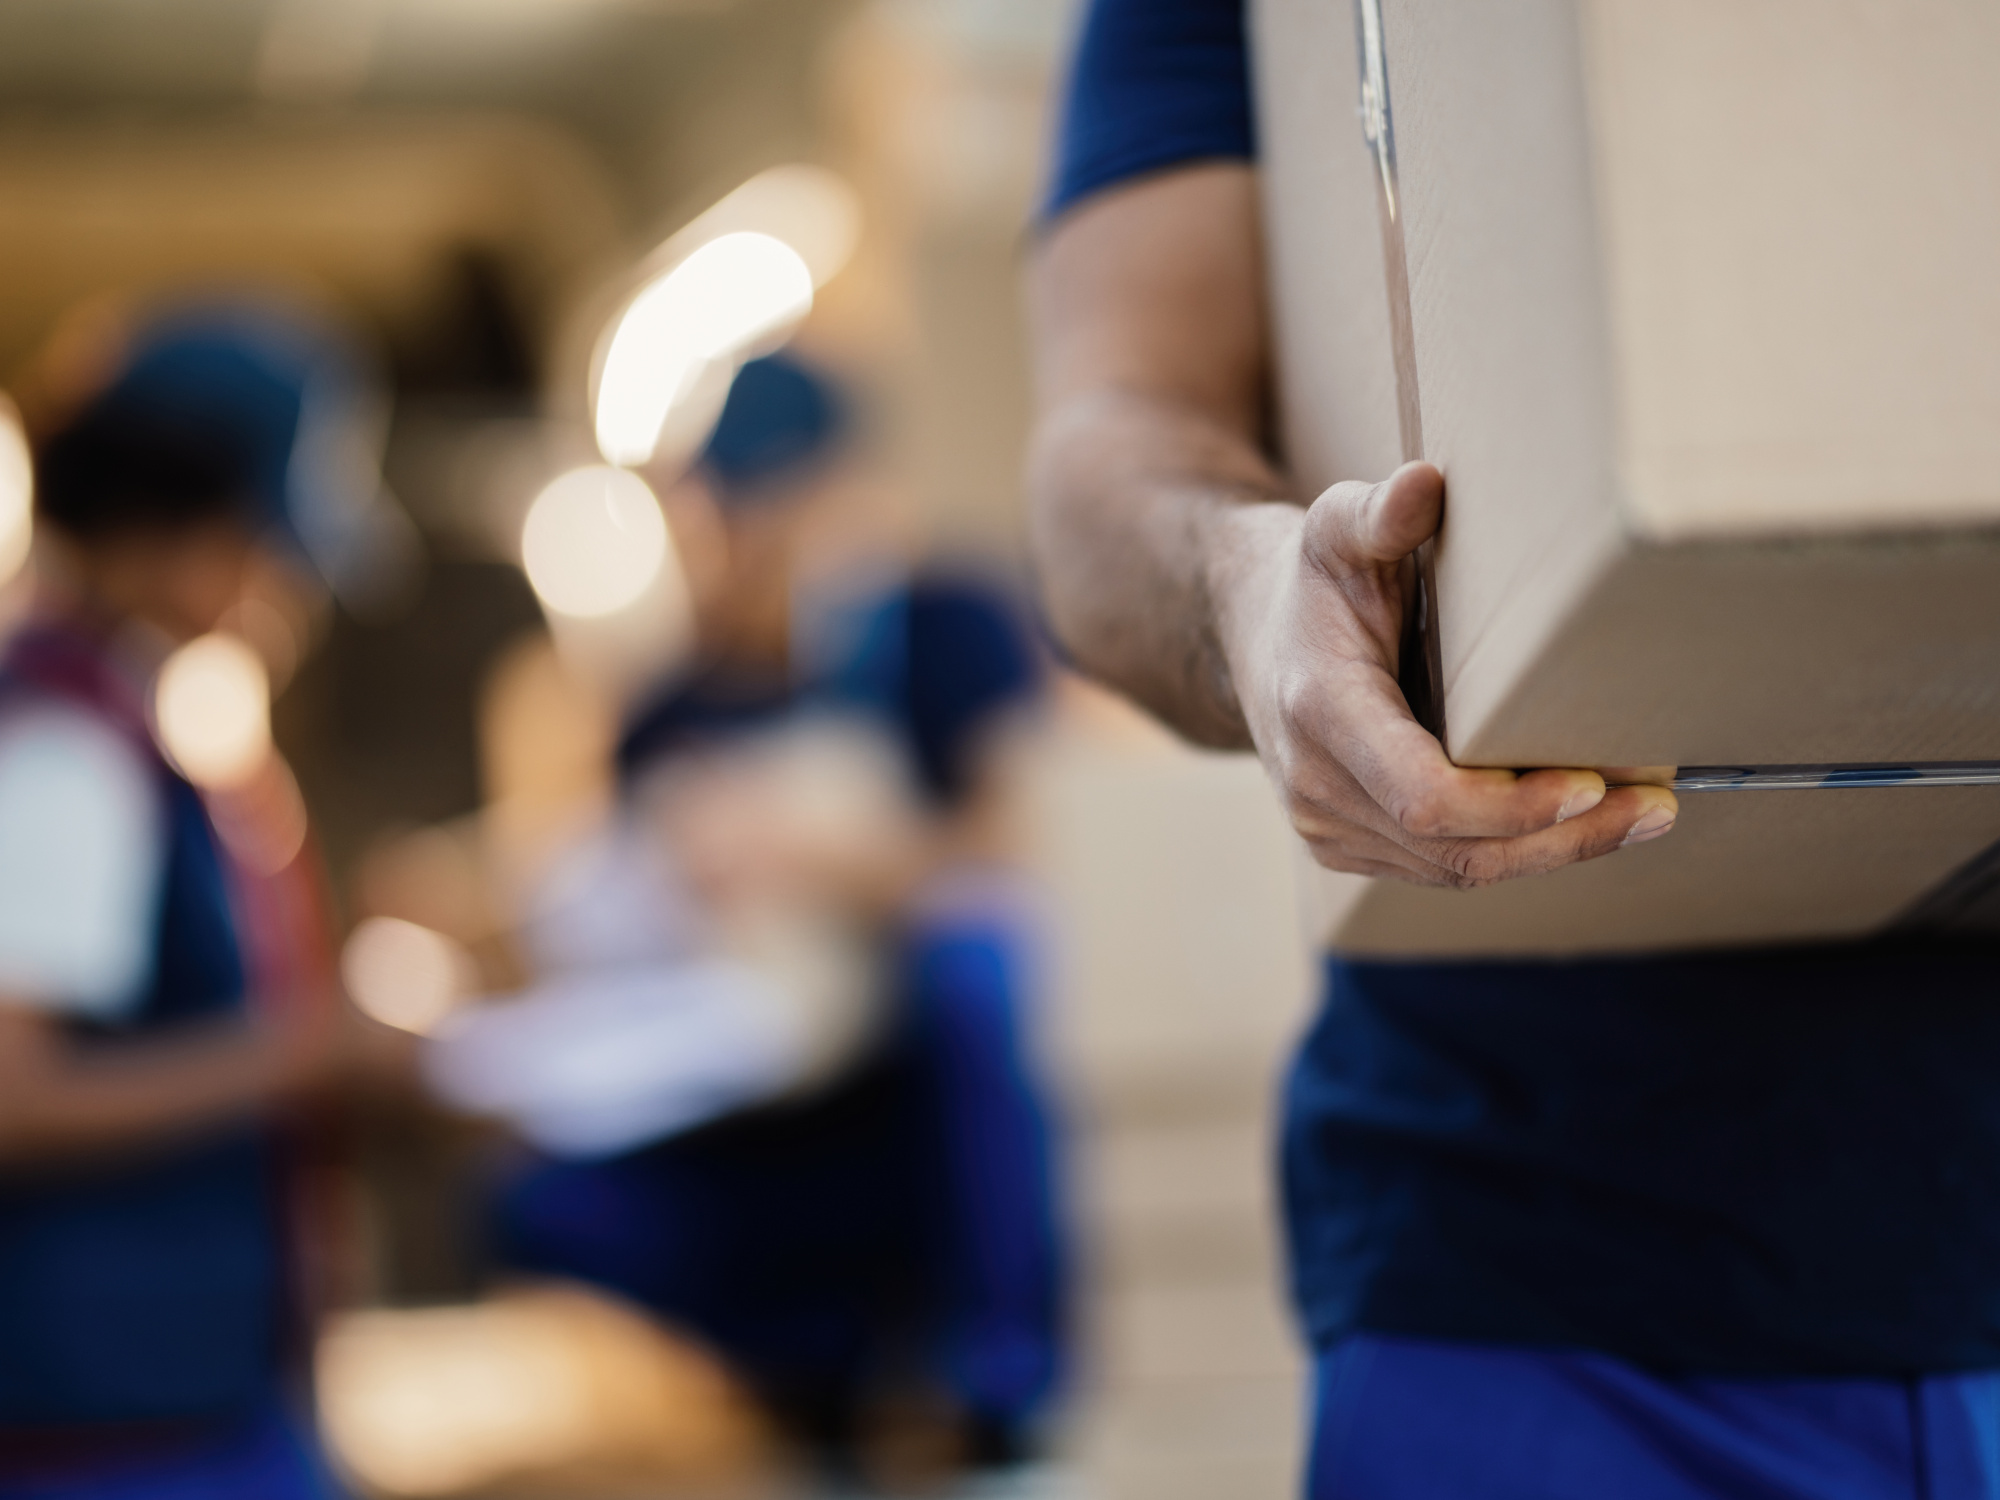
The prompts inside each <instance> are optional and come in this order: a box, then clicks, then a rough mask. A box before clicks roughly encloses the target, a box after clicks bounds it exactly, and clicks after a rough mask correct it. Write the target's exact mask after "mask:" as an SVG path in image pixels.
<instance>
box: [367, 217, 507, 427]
mask: <svg viewBox="0 0 2000 1500" xmlns="http://www.w3.org/2000/svg"><path fill="white" fill-rule="evenodd" d="M441 270H442V286H441V287H440V293H441V294H440V295H439V296H438V297H437V298H436V300H435V304H434V307H433V310H432V313H431V316H430V317H429V318H428V319H427V320H426V322H425V324H424V326H423V327H422V328H421V329H419V330H416V331H414V332H413V333H412V334H411V335H410V336H409V338H408V339H407V341H406V343H405V346H404V347H403V348H401V349H399V350H398V353H397V359H396V381H397V384H398V386H400V387H401V389H402V390H403V391H405V392H406V393H409V394H423V395H430V394H450V395H481V396H505V397H513V398H517V399H519V400H521V401H523V402H527V401H530V400H532V398H533V397H534V394H535V391H536V387H537V385H538V383H539V381H540V377H541V372H540V368H539V364H538V361H537V359H536V354H535V348H536V340H535V338H534V336H533V334H532V333H531V331H530V329H529V325H528V322H527V319H526V318H525V317H524V315H523V310H522V306H521V299H520V296H519V294H518V292H517V291H516V288H515V285H514V275H515V272H514V271H513V270H512V269H511V268H510V266H509V264H508V262H507V260H506V259H505V258H504V257H503V256H502V255H501V254H500V253H499V252H498V251H496V250H494V249H493V248H492V247H491V246H487V245H476V244H467V245H464V246H461V247H460V248H459V249H458V250H457V251H455V252H454V253H453V254H451V255H450V257H449V258H448V259H447V260H446V261H445V262H444V264H443V266H442V268H441Z"/></svg>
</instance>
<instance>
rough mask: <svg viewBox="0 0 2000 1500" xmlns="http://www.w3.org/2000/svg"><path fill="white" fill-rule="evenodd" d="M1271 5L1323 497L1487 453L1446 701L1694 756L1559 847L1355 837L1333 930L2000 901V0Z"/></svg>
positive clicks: (1793, 918)
mask: <svg viewBox="0 0 2000 1500" xmlns="http://www.w3.org/2000/svg"><path fill="white" fill-rule="evenodd" d="M1250 24H1251V34H1252V43H1253V53H1254V57H1255V65H1256V83H1257V95H1258V108H1259V128H1260V135H1261V148H1260V149H1261V152H1262V164H1263V190H1264V200H1265V201H1264V206H1265V220H1266V238H1267V248H1268V257H1269V265H1270V273H1271V308H1272V313H1271V316H1272V323H1273V329H1274V334H1275V339H1276V344H1277V349H1278V363H1279V387H1280V398H1281V408H1282V416H1283V432H1284V437H1285V445H1286V456H1287V459H1288V462H1289V464H1290V466H1291V468H1292V470H1293V472H1294V473H1295V474H1296V475H1297V477H1298V480H1299V484H1300V488H1301V489H1302V490H1305V491H1307V492H1311V491H1314V490H1317V489H1318V488H1320V487H1323V486H1324V485H1326V484H1329V483H1331V482H1333V481H1334V480H1336V479H1342V478H1378V477H1381V476H1383V475H1386V474H1387V473H1389V472H1390V471H1391V470H1392V469H1393V468H1394V467H1395V466H1396V465H1397V463H1399V462H1400V461H1401V460H1403V459H1404V458H1405V457H1413V456H1422V457H1426V458H1429V459H1431V460H1433V461H1434V462H1436V463H1438V464H1439V465H1440V466H1441V467H1442V468H1443V469H1444V471H1445V474H1446V476H1447V480H1448V483H1449V500H1448V503H1447V516H1446V521H1445V527H1444V530H1443V532H1442V534H1441V536H1440V538H1439V540H1438V542H1437V544H1436V546H1435V547H1434V548H1432V549H1427V550H1428V552H1429V554H1430V555H1428V556H1427V557H1426V558H1425V559H1424V565H1425V573H1426V582H1427V604H1426V611H1425V612H1426V616H1427V621H1426V624H1427V640H1428V660H1420V661H1414V662H1411V663H1406V677H1407V678H1411V679H1412V681H1413V694H1412V696H1413V701H1422V700H1426V699H1427V700H1428V702H1427V703H1426V705H1425V711H1426V714H1427V716H1428V717H1430V718H1431V719H1432V721H1433V723H1434V726H1435V727H1438V728H1439V729H1440V730H1441V732H1442V734H1443V737H1444V740H1445V743H1446V745H1447V747H1448V749H1449V750H1450V752H1451V754H1452V756H1453V757H1454V758H1455V759H1457V760H1458V761H1460V762H1461V763H1463V764H1468V765H1482V766H1512V767H1529V766H1545V765H1583V766H1599V767H1655V768H1662V767H1664V768H1669V769H1668V770H1667V771H1666V772H1658V771H1656V772H1654V773H1652V774H1654V775H1661V774H1674V773H1675V771H1676V770H1677V772H1678V775H1679V777H1680V778H1681V779H1682V781H1683V783H1684V784H1685V785H1686V786H1687V787H1688V789H1687V790H1685V791H1684V792H1683V794H1682V796H1681V806H1682V814H1681V820H1680V823H1679V825H1678V827H1677V828H1676V829H1675V831H1674V833H1673V834H1671V835H1670V836H1669V837H1667V838H1665V839H1662V840H1659V841H1657V842H1654V843H1650V844H1646V845H1642V846H1639V847H1635V848H1633V849H1629V850H1624V851H1621V852H1620V853H1618V854H1616V855H1614V856H1612V857H1610V858H1608V859H1605V860H1601V861H1597V862H1593V863H1591V864H1588V865H1584V866H1579V867H1576V868H1573V869H1569V870H1565V871H1561V872H1558V873H1557V874H1554V875H1550V876H1544V877H1539V878H1536V879H1530V880H1526V881H1520V882H1514V883H1510V884H1507V885H1502V886H1496V887H1492V888H1489V889H1486V890H1482V891H1477V892H1469V893H1468V892H1447V891H1431V890H1419V889H1416V888H1411V887H1404V886H1400V885H1396V884H1393V883H1387V882H1384V883H1370V882H1367V881H1363V880H1359V879H1356V878H1352V877H1341V876H1330V875H1316V877H1315V884H1314V891H1313V897H1312V905H1313V907H1314V910H1315V912H1316V915H1315V918H1314V920H1315V922H1316V923H1317V925H1318V928H1319V930H1320V932H1321V933H1322V934H1323V935H1324V936H1325V937H1326V939H1327V941H1329V942H1330V943H1331V944H1332V945H1333V946H1335V947H1339V948H1342V949H1345V950H1348V951H1352V952H1355V953H1360V954H1383V955H1400V954H1410V955H1418V954H1435V955H1450V954H1461V955H1473V954H1537V953H1587V952H1617V951H1634V950H1653V949H1666V948H1684V947H1695V946H1712V945H1723V944H1733V943H1747V942H1758V941H1795V940H1810V939H1820V938H1830V937H1839V936H1853V935H1860V934H1864V933H1869V932H1875V931H1881V930H1886V929H1890V928H1893V927H1895V926H1897V925H1898V924H1899V923H1900V924H1911V923H1915V924H1925V925H1932V926H1944V927H1952V926H1959V927H1965V926H1968V925H1972V926H1976V925H1978V923H1979V922H1980V920H1981V915H1980V914H1981V913H1982V912H1986V913H1989V914H1990V913H1994V912H2000V860H1996V859H1994V858H1992V857H1987V858H1985V859H1984V860H1982V856H1985V855H1986V852H1987V851H1988V850H1990V849H1992V848H1993V847H1994V846H1995V844H1996V842H2000V784H1995V783H1996V782H2000V86H1996V84H1995V80H1996V78H2000V5H1996V4H1994V3H1993V0H1252V5H1251V22H1250ZM1417 654H1418V653H1413V655H1417ZM1412 667H1414V668H1416V670H1415V671H1414V672H1412V671H1411V670H1410V669H1411V668H1412ZM1698 787H1703V788H1709V789H1706V790H1697V789H1695V788H1698Z"/></svg>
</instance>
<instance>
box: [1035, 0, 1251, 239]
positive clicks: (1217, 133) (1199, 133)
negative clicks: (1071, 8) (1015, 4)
mask: <svg viewBox="0 0 2000 1500" xmlns="http://www.w3.org/2000/svg"><path fill="white" fill-rule="evenodd" d="M1256 154H1257V141H1256V130H1255V126H1254V124H1253V121H1252V118H1251V109H1250V62H1249V53H1248V48H1247V46H1246V45H1245V41H1244V35H1243V0H1090V6H1089V10H1088V13H1087V14H1086V16H1085V18H1084V23H1083V31H1082V34H1081V35H1080V37H1079V38H1078V40H1077V46H1076V53H1075V56H1074V58H1073V60H1072V62H1071V66H1070V77H1069V87H1068V92H1067V94H1066V96H1065V99H1064V103H1063V110H1062V116H1061V121H1060V124H1059V126H1058V130H1057V138H1056V153H1055V165H1054V170H1053V172H1052V173H1051V174H1050V182H1049V191H1048V195H1047V197H1046V199H1045V200H1044V202H1043V206H1042V215H1043V218H1044V219H1045V220H1047V219H1052V218H1054V217H1055V216H1056V215H1057V214H1060V213H1061V212H1063V210H1065V209H1067V208H1069V207H1070V206H1071V205H1073V204H1074V203H1076V202H1077V201H1078V200H1079V199H1082V198H1085V197H1088V196H1089V195H1090V194H1092V193H1095V192H1098V191H1101V190H1102V189H1104V188H1107V187H1111V186H1113V185H1114V184H1116V183H1119V182H1123V181H1125V180H1126V179H1128V178H1132V177H1137V176H1139V175H1141V174H1142V173H1146V172H1156V171H1159V170H1160V169H1161V168H1163V167H1171V166H1176V165H1179V164H1180V163H1182V162H1190V161H1201V160H1212V159H1216V158H1223V159H1230V158H1233V159H1236V160H1240V161H1247V160H1250V159H1252V158H1254V157H1255V156H1256Z"/></svg>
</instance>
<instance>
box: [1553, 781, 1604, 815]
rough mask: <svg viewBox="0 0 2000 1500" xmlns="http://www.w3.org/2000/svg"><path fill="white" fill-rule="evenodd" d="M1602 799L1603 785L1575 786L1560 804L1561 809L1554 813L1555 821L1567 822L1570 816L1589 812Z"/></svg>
mask: <svg viewBox="0 0 2000 1500" xmlns="http://www.w3.org/2000/svg"><path fill="white" fill-rule="evenodd" d="M1603 800H1604V788H1603V787H1601V786H1586V787H1579V788H1577V790H1575V791H1574V792H1571V793H1570V794H1569V801H1567V802H1565V803H1564V804H1563V805H1562V811H1560V812H1558V813H1557V814H1556V821H1557V822H1558V823H1567V822H1568V821H1569V820H1570V819H1571V818H1574V817H1579V816H1581V815H1582V814H1584V813H1587V812H1589V811H1590V810H1591V809H1592V808H1593V807H1595V806H1597V804H1598V803H1600V802H1602V801H1603Z"/></svg>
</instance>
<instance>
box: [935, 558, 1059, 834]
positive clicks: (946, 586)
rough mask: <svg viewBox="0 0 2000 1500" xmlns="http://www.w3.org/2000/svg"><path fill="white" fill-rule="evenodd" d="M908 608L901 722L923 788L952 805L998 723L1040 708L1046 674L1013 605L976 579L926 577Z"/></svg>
mask: <svg viewBox="0 0 2000 1500" xmlns="http://www.w3.org/2000/svg"><path fill="white" fill-rule="evenodd" d="M904 608H905V610H906V611H907V613H908V617H909V618H908V624H907V644H906V647H905V650H906V651H907V653H908V663H909V665H908V667H907V669H906V671H905V673H904V684H903V714H902V719H903V722H904V724H905V725H906V726H907V727H906V733H907V735H908V738H909V742H910V752H911V758H912V759H913V761H914V762H915V764H916V767H917V772H918V775H919V777H920V778H921V780H922V782H923V785H924V789H925V790H926V791H928V792H929V793H930V795H931V796H932V797H933V798H935V799H936V800H937V801H938V802H940V803H941V804H944V805H947V806H949V805H952V804H955V803H958V802H959V801H961V800H963V799H964V798H965V796H966V795H967V794H968V793H969V792H970V791H971V790H972V789H973V784H974V782H975V780H976V778H977V776H978V772H979V769H980V768H979V764H978V761H979V756H980V752H981V750H982V749H983V748H984V746H983V741H984V739H985V738H986V737H987V736H988V735H989V734H990V733H991V732H992V731H993V730H994V728H995V727H996V725H997V723H998V721H999V720H1000V719H1001V718H1003V717H1004V716H1005V715H1007V714H1009V713H1010V712H1017V711H1019V710H1022V709H1024V708H1027V707H1028V706H1030V705H1031V704H1032V703H1033V702H1034V701H1035V699H1036V697H1037V696H1038V695H1039V693H1040V691H1041V689H1042V686H1043V679H1044V675H1045V672H1044V666H1043V662H1042V660H1041V657H1040V656H1039V654H1038V653H1037V652H1036V649H1035V643H1034V640H1033V637H1032V636H1031V635H1030V634H1029V632H1028V630H1027V628H1026V626H1025V624H1024V622H1023V621H1022V619H1021V617H1020V611H1019V609H1018V607H1017V606H1016V605H1015V603H1014V601H1013V599H1012V598H1011V597H1009V596H1008V595H1007V594H1005V593H1004V592H1002V591H1001V590H1000V589H999V588H998V587H996V586H995V585H994V584H993V583H992V582H990V581H988V580H985V579H982V578H980V577H978V576H977V575H975V574H972V573H968V572H938V573H933V574H929V575H919V576H918V577H917V578H916V579H915V580H914V581H913V582H912V583H911V585H910V588H909V592H908V595H907V602H906V603H905V605H904Z"/></svg>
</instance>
